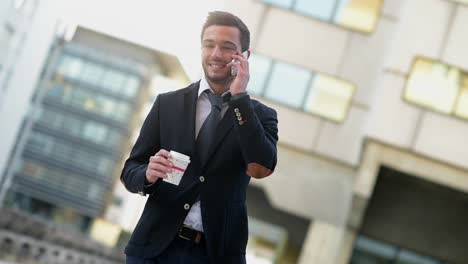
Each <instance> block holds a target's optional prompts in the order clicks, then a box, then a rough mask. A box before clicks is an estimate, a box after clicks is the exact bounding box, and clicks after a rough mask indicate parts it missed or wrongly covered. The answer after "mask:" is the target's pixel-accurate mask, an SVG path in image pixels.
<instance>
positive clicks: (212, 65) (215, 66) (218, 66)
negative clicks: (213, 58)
mask: <svg viewBox="0 0 468 264" xmlns="http://www.w3.org/2000/svg"><path fill="white" fill-rule="evenodd" d="M224 66H225V65H218V64H211V67H213V68H223V67H224Z"/></svg>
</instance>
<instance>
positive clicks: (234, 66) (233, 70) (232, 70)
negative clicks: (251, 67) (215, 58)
mask: <svg viewBox="0 0 468 264" xmlns="http://www.w3.org/2000/svg"><path fill="white" fill-rule="evenodd" d="M242 56H244V58H246V59H247V56H249V51H247V50H246V51H244V52H242ZM235 61H237V62H239V61H238V60H236V59H232V62H235ZM231 75H232V76H234V75H237V67H236V65H235V64H234V65H232V66H231Z"/></svg>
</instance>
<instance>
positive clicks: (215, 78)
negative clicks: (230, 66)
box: [205, 75, 230, 83]
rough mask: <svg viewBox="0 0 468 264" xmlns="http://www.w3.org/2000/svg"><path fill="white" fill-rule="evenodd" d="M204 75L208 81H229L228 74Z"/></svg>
mask: <svg viewBox="0 0 468 264" xmlns="http://www.w3.org/2000/svg"><path fill="white" fill-rule="evenodd" d="M205 76H206V79H208V80H209V81H210V82H213V83H226V82H227V81H229V77H230V76H228V75H222V76H219V75H215V76H213V75H205Z"/></svg>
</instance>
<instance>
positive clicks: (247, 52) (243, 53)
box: [242, 49, 252, 59]
mask: <svg viewBox="0 0 468 264" xmlns="http://www.w3.org/2000/svg"><path fill="white" fill-rule="evenodd" d="M251 54H252V51H251V50H250V49H248V50H246V51H244V52H242V55H244V57H245V58H246V59H249V58H250V55H251Z"/></svg>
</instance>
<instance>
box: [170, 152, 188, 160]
mask: <svg viewBox="0 0 468 264" xmlns="http://www.w3.org/2000/svg"><path fill="white" fill-rule="evenodd" d="M170 153H171V156H172V157H174V158H176V159H179V160H184V161H187V162H190V157H189V156H187V155H184V154H182V153H179V152H177V151H173V150H171V151H170Z"/></svg>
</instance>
